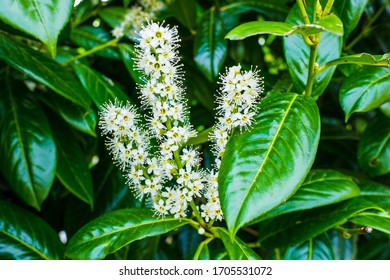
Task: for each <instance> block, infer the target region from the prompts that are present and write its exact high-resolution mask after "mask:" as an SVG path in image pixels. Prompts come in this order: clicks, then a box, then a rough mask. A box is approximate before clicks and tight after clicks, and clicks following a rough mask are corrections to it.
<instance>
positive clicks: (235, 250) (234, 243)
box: [214, 227, 261, 260]
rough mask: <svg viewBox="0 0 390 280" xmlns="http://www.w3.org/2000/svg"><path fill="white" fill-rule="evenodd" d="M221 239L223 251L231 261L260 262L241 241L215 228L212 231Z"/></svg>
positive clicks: (225, 231) (223, 230)
mask: <svg viewBox="0 0 390 280" xmlns="http://www.w3.org/2000/svg"><path fill="white" fill-rule="evenodd" d="M214 230H215V231H216V232H217V233H218V235H219V237H220V238H221V240H222V242H223V244H224V245H225V249H226V251H227V253H228V255H229V257H230V259H231V260H260V259H261V258H260V257H259V256H258V255H257V254H256V253H255V252H254V251H253V250H252V249H251V248H249V247H248V246H247V245H246V244H245V243H244V242H243V241H242V240H241V239H239V238H238V237H237V236H235V237H233V238H232V237H231V236H230V235H229V232H228V231H227V230H226V229H224V228H220V227H217V228H215V229H214Z"/></svg>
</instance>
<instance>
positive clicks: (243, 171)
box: [219, 93, 320, 236]
mask: <svg viewBox="0 0 390 280" xmlns="http://www.w3.org/2000/svg"><path fill="white" fill-rule="evenodd" d="M319 136H320V118H319V113H318V108H317V105H316V104H315V102H314V100H313V99H312V98H310V97H306V96H302V95H297V94H292V93H286V94H273V95H270V96H267V97H266V98H264V99H263V100H262V102H261V103H260V106H259V113H258V115H257V116H256V119H255V121H254V124H253V126H252V128H251V129H250V130H248V131H246V132H243V133H242V134H240V135H236V136H233V137H232V138H231V139H230V140H229V142H228V144H227V146H226V151H225V155H224V158H223V160H222V165H221V169H220V172H219V191H220V199H221V206H222V210H223V212H224V215H225V220H226V222H227V226H228V229H229V231H230V233H231V234H232V236H234V235H235V233H236V232H237V230H238V229H239V228H241V227H242V226H244V225H247V224H249V223H251V222H252V221H254V220H255V219H258V218H259V217H260V216H262V215H264V214H265V213H266V212H268V211H269V210H271V209H272V208H275V207H276V206H278V205H279V204H280V203H282V202H283V201H284V200H286V199H288V198H289V197H290V196H291V195H292V194H293V193H294V192H295V191H296V190H297V189H298V187H299V186H300V185H301V183H302V182H303V180H304V178H305V177H306V175H307V173H308V172H309V170H310V167H311V165H312V163H313V161H314V158H315V155H316V151H317V145H318V141H319Z"/></svg>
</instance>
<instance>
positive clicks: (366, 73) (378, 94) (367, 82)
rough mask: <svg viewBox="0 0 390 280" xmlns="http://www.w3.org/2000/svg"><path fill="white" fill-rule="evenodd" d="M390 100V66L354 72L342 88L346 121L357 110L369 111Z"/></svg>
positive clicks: (341, 94)
mask: <svg viewBox="0 0 390 280" xmlns="http://www.w3.org/2000/svg"><path fill="white" fill-rule="evenodd" d="M387 101H390V68H387V69H384V68H376V67H375V68H368V69H361V70H359V71H357V72H354V73H353V75H351V76H350V77H349V78H347V80H345V82H344V83H343V85H342V86H341V89H340V104H341V108H342V109H343V110H344V113H345V121H348V119H349V117H350V116H351V115H352V114H353V113H355V112H368V111H370V110H372V109H376V108H378V107H379V106H380V105H382V104H383V103H385V102H387Z"/></svg>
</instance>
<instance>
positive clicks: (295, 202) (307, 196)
mask: <svg viewBox="0 0 390 280" xmlns="http://www.w3.org/2000/svg"><path fill="white" fill-rule="evenodd" d="M359 193H360V189H359V187H358V186H357V185H356V183H355V182H354V180H353V179H352V178H351V177H350V176H347V175H344V174H343V173H340V172H338V171H335V170H323V169H315V170H312V171H310V173H309V174H308V175H307V177H306V179H305V181H304V182H303V183H302V185H301V186H300V187H299V189H298V191H297V192H296V193H295V194H294V195H293V196H292V197H291V198H290V199H288V200H287V201H286V202H284V203H282V204H280V205H279V206H278V207H276V208H275V209H273V210H271V211H270V212H268V213H267V214H265V215H264V216H262V217H260V220H264V219H266V218H270V217H274V216H277V215H282V214H286V213H289V212H294V211H299V210H305V209H311V208H315V207H321V206H325V205H328V204H333V203H337V202H340V201H343V200H346V199H349V198H352V197H355V196H358V195H359Z"/></svg>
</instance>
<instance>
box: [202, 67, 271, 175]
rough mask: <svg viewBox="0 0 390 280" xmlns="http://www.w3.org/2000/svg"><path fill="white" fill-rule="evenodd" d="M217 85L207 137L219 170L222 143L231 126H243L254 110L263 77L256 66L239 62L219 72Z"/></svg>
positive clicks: (246, 123) (251, 119) (254, 112)
mask: <svg viewBox="0 0 390 280" xmlns="http://www.w3.org/2000/svg"><path fill="white" fill-rule="evenodd" d="M220 83H221V85H222V86H221V89H220V93H219V96H218V97H217V101H216V102H217V104H218V107H217V117H218V120H217V123H216V125H215V126H214V129H213V131H212V134H211V135H210V139H211V141H212V142H213V143H214V147H213V152H214V154H215V156H216V158H217V159H216V169H217V170H219V167H220V164H221V160H222V157H223V155H224V152H225V146H226V144H227V141H228V139H229V136H230V135H231V134H232V133H233V130H234V129H235V128H239V129H240V131H242V130H243V129H247V128H248V127H249V126H250V125H251V124H252V121H253V116H254V115H255V114H256V105H257V102H258V100H259V98H260V95H261V93H262V92H263V80H262V78H260V77H259V75H258V71H257V70H249V71H242V70H241V65H237V66H233V67H230V68H229V69H227V71H226V73H225V74H224V75H221V76H220Z"/></svg>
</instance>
